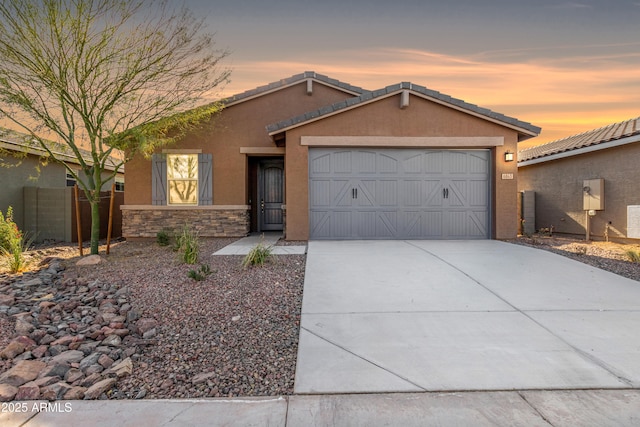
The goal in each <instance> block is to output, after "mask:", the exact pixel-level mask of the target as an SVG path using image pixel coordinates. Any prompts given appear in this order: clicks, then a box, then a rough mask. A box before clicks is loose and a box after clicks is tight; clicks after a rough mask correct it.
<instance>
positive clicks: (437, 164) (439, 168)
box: [421, 151, 444, 175]
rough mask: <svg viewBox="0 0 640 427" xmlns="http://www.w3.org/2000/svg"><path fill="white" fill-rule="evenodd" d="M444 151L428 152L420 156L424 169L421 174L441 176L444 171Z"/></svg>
mask: <svg viewBox="0 0 640 427" xmlns="http://www.w3.org/2000/svg"><path fill="white" fill-rule="evenodd" d="M443 157H444V151H430V152H427V153H424V154H422V158H423V165H424V168H423V169H422V170H421V172H422V173H428V174H429V175H441V174H442V173H443V171H444V169H443V167H444V158H443Z"/></svg>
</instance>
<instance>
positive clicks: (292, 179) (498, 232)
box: [285, 95, 517, 240]
mask: <svg viewBox="0 0 640 427" xmlns="http://www.w3.org/2000/svg"><path fill="white" fill-rule="evenodd" d="M311 135H316V136H400V137H402V136H406V137H414V136H427V137H429V136H433V137H436V136H447V137H451V136H460V137H473V136H502V137H504V145H503V146H499V147H495V148H494V149H492V153H493V155H494V159H493V177H494V180H493V185H492V189H491V192H492V199H493V200H492V208H491V209H492V212H493V218H494V223H493V224H492V230H493V231H492V237H493V238H496V239H508V238H513V237H515V236H516V234H517V208H516V207H517V204H516V202H517V167H516V162H515V161H514V162H510V163H505V162H504V152H505V151H507V150H510V151H511V152H513V153H515V152H516V151H517V147H516V145H517V132H516V131H515V130H511V129H508V128H506V127H503V126H500V125H498V124H495V123H491V122H488V121H486V120H483V119H481V118H477V117H474V116H471V115H469V114H465V113H463V112H460V111H457V110H454V109H451V108H448V107H445V106H442V105H440V104H437V103H434V102H431V101H428V100H425V99H422V98H419V97H416V96H411V97H410V105H409V106H408V107H406V108H405V109H400V95H396V96H392V97H389V98H386V99H382V100H380V101H378V102H374V103H371V104H368V105H364V106H360V107H358V108H355V109H352V110H350V111H345V112H343V113H341V114H338V115H334V116H331V117H327V118H325V119H323V120H319V121H316V122H313V123H309V124H307V125H304V126H300V127H298V128H294V129H292V130H290V131H288V132H287V151H286V157H285V175H286V177H287V188H286V199H287V239H291V240H299V239H307V238H308V236H309V193H308V147H307V146H303V145H301V144H300V142H301V137H302V136H311ZM445 148H451V147H445ZM458 148H479V147H464V146H460V147H458ZM487 148H489V147H487ZM503 173H510V174H513V178H514V179H512V180H503V179H502V174H503Z"/></svg>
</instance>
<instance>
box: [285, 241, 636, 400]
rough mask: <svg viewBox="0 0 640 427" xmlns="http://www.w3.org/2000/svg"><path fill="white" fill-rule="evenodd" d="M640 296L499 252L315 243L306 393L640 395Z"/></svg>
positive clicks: (527, 253)
mask: <svg viewBox="0 0 640 427" xmlns="http://www.w3.org/2000/svg"><path fill="white" fill-rule="evenodd" d="M639 360H640V283H639V282H636V281H633V280H629V279H625V278H623V277H620V276H617V275H614V274H611V273H608V272H606V271H603V270H599V269H597V268H594V267H590V266H588V265H586V264H582V263H579V262H576V261H572V260H569V259H567V258H564V257H561V256H559V255H555V254H552V253H549V252H546V251H543V250H537V249H533V248H528V247H523V246H518V245H512V244H509V243H504V242H499V241H312V242H309V247H308V255H307V270H306V276H305V284H304V299H303V305H302V321H301V333H300V344H299V350H298V364H297V369H296V380H295V392H296V393H303V394H304V393H368V392H416V391H464V390H523V389H529V390H531V389H591V388H612V389H617V388H638V387H640V363H638V361H639Z"/></svg>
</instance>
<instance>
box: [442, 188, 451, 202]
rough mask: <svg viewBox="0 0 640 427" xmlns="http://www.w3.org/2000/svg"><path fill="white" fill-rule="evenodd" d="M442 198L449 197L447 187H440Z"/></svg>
mask: <svg viewBox="0 0 640 427" xmlns="http://www.w3.org/2000/svg"><path fill="white" fill-rule="evenodd" d="M442 198H443V199H448V198H449V189H448V188H443V189H442Z"/></svg>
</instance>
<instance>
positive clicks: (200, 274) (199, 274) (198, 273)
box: [187, 264, 211, 282]
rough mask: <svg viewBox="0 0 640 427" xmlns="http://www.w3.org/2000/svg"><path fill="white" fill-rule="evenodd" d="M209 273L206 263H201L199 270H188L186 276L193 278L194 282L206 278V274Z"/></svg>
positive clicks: (209, 269) (209, 268)
mask: <svg viewBox="0 0 640 427" xmlns="http://www.w3.org/2000/svg"><path fill="white" fill-rule="evenodd" d="M210 274H211V267H209V265H208V264H201V265H200V269H199V270H189V272H188V273H187V277H189V278H190V279H193V280H195V281H196V282H200V281H201V280H204V279H206V278H207V276H208V275H210Z"/></svg>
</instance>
